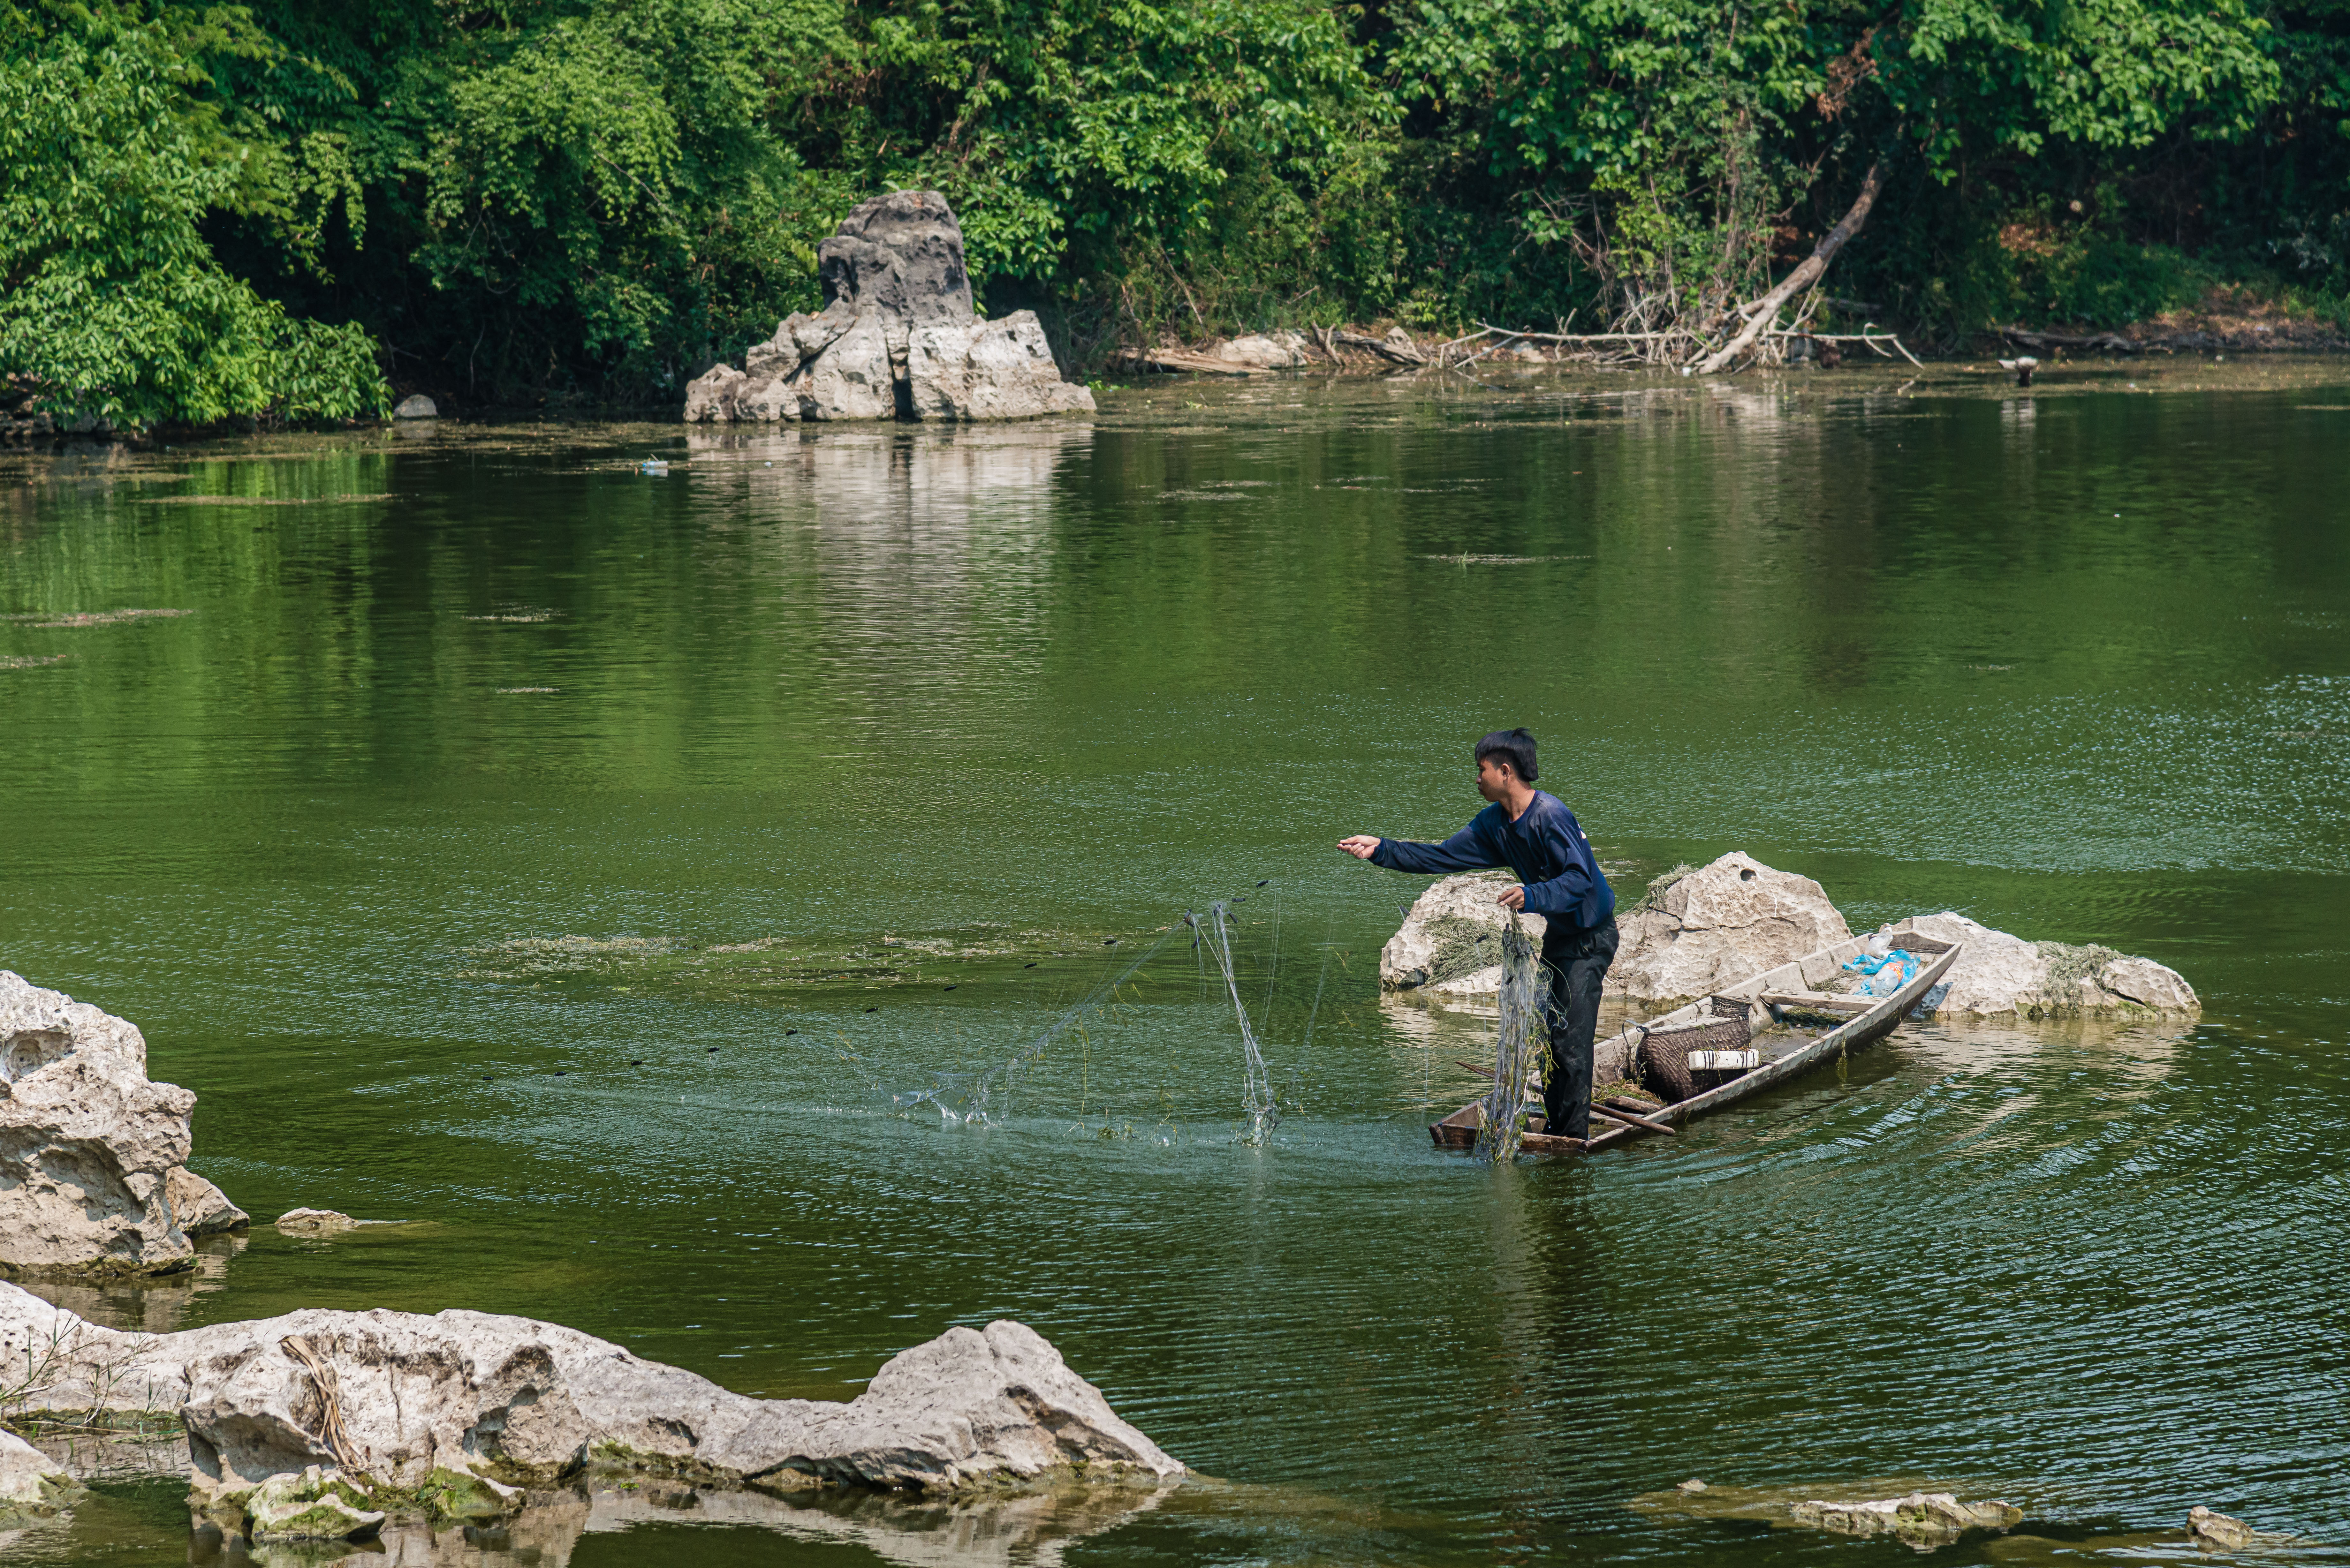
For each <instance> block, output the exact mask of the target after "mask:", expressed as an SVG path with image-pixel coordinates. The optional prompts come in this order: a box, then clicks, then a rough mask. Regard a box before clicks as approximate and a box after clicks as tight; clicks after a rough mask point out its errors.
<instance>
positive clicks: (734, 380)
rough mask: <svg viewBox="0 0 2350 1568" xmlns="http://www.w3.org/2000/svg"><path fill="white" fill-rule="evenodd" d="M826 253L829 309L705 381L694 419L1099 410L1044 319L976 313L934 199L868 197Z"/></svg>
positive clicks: (792, 320) (692, 408)
mask: <svg viewBox="0 0 2350 1568" xmlns="http://www.w3.org/2000/svg"><path fill="white" fill-rule="evenodd" d="M816 254H817V258H818V272H819V275H821V277H822V279H823V282H824V286H825V288H826V291H827V294H828V295H829V296H830V303H828V304H827V306H825V308H824V309H823V310H822V311H821V312H819V313H817V314H816V315H813V316H810V315H806V314H800V313H795V314H793V315H791V316H789V317H785V319H784V320H783V321H782V322H781V323H779V324H778V325H777V327H776V328H775V337H772V338H770V339H768V340H767V341H766V342H764V343H756V344H754V345H752V347H751V348H750V351H749V352H748V353H747V354H745V355H744V356H743V369H740V370H738V369H735V368H734V367H733V366H731V365H720V366H717V367H715V368H714V369H712V370H711V371H710V372H709V373H708V374H707V375H704V376H702V377H699V378H697V379H695V380H694V381H693V383H692V384H691V386H689V387H688V388H687V389H686V396H685V419H686V422H687V423H689V424H696V423H703V422H725V421H765V422H773V421H786V420H827V421H831V420H887V419H896V418H899V417H900V416H903V417H907V418H912V419H933V420H940V419H952V420H1009V419H1030V418H1034V417H1035V416H1037V415H1041V414H1057V413H1090V412H1092V411H1093V407H1094V400H1093V394H1092V393H1091V392H1089V391H1087V389H1085V388H1083V387H1080V386H1074V385H1072V384H1070V383H1068V382H1066V381H1064V380H1062V379H1061V372H1060V369H1059V368H1058V367H1057V366H1056V365H1055V363H1054V360H1053V350H1052V346H1051V345H1050V344H1049V343H1047V342H1046V341H1045V329H1044V327H1043V326H1042V324H1040V323H1039V322H1038V321H1037V319H1036V316H1035V312H1034V311H1028V310H1019V311H1014V312H1013V314H1011V315H1010V316H1007V317H1003V319H1002V320H1000V321H983V320H981V319H980V318H979V317H977V316H976V315H975V314H973V312H972V298H971V280H970V278H969V276H968V275H966V273H965V271H964V267H963V249H962V229H961V228H960V227H959V226H958V225H957V224H956V223H955V216H954V213H953V212H952V210H951V209H950V208H949V207H948V205H947V202H946V198H945V197H943V196H941V195H940V194H939V193H938V192H935V191H893V192H889V194H887V195H884V196H876V197H874V198H873V199H872V200H870V201H868V202H862V203H860V204H859V205H858V208H857V210H856V211H855V212H852V213H849V214H848V216H847V218H846V219H844V220H842V222H841V225H840V230H839V232H838V233H837V234H834V235H833V236H832V237H831V238H830V239H827V240H826V241H825V242H824V244H821V245H820V246H818V247H817V253H816ZM746 372H747V374H746Z"/></svg>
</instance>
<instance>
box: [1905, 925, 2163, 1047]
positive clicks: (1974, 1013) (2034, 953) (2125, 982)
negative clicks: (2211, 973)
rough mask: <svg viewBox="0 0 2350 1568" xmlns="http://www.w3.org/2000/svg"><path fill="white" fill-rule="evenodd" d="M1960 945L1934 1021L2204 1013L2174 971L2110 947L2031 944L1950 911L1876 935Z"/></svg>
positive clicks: (1936, 1003)
mask: <svg viewBox="0 0 2350 1568" xmlns="http://www.w3.org/2000/svg"><path fill="white" fill-rule="evenodd" d="M1910 931H1915V932H1917V933H1918V934H1919V935H1921V936H1929V937H1939V938H1940V939H1941V940H1944V941H1946V942H1964V943H1966V945H1967V950H1966V951H1964V952H1962V953H1960V955H1959V961H1958V962H1957V963H1954V964H1952V965H1951V966H1950V973H1949V974H1947V975H1945V976H1944V977H1943V981H1942V985H1941V987H1940V992H1941V993H1940V995H1939V996H1938V997H1934V998H1932V999H1930V1000H1931V1001H1932V1002H1933V1011H1934V1012H1935V1013H1936V1015H1937V1016H1940V1017H1950V1016H1953V1015H1956V1016H1961V1017H1976V1018H1991V1017H1999V1016H2002V1015H2012V1016H2014V1017H2017V1018H2108V1019H2125V1020H2126V1019H2133V1018H2193V1017H2195V1016H2197V1015H2198V1014H2199V1013H2200V1012H2202V1011H2203V1003H2202V1000H2201V999H2200V998H2199V997H2198V996H2197V995H2196V994H2195V988H2194V987H2193V986H2191V985H2189V984H2188V983H2187V981H2186V978H2185V977H2184V976H2182V975H2181V974H2179V972H2178V971H2177V970H2174V969H2168V968H2166V967H2164V966H2163V965H2161V964H2158V963H2157V962H2155V961H2153V960H2152V959H2148V958H2132V957H2130V956H2128V955H2127V954H2125V953H2118V952H2116V951H2115V950H2113V949H2111V948H2100V947H2076V946H2074V945H2073V944H2072V943H2070V942H2032V941H2026V940H2023V939H2022V937H2013V936H2010V935H2008V933H2006V932H2005V931H1995V930H1993V929H1991V928H1990V927H1989V926H1986V925H1982V924H1981V923H1980V922H1977V921H1974V920H1970V919H1967V917H1966V916H1964V915H1961V914H1959V913H1957V912H1955V911H1952V910H1945V911H1944V912H1943V913H1941V914H1939V915H1913V916H1911V917H1910V918H1909V919H1906V920H1896V921H1895V922H1894V923H1893V924H1891V925H1889V926H1886V927H1884V928H1883V929H1880V930H1879V931H1877V935H1878V936H1881V937H1883V938H1884V939H1885V940H1886V941H1887V942H1888V943H1890V944H1891V945H1893V946H1896V947H1898V946H1899V945H1900V943H1901V938H1902V936H1903V934H1904V933H1906V932H1910Z"/></svg>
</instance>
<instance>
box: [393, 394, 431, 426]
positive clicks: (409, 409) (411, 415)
mask: <svg viewBox="0 0 2350 1568" xmlns="http://www.w3.org/2000/svg"><path fill="white" fill-rule="evenodd" d="M440 414H441V410H440V409H439V408H438V407H436V406H435V405H434V403H433V401H432V399H430V398H428V397H426V396H425V395H424V394H423V393H421V392H411V393H410V394H409V395H408V396H407V397H405V398H402V399H400V407H398V408H396V409H394V410H391V417H392V418H393V419H396V420H430V419H437V418H439V417H440Z"/></svg>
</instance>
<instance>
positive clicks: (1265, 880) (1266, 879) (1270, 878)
mask: <svg viewBox="0 0 2350 1568" xmlns="http://www.w3.org/2000/svg"><path fill="white" fill-rule="evenodd" d="M1272 880H1273V878H1272V877H1266V878H1265V879H1264V882H1270V881H1272ZM1264 882H1259V883H1258V884H1257V886H1258V887H1260V888H1262V887H1263V886H1264Z"/></svg>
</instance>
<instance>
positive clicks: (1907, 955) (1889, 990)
mask: <svg viewBox="0 0 2350 1568" xmlns="http://www.w3.org/2000/svg"><path fill="white" fill-rule="evenodd" d="M1897 963H1898V964H1899V965H1900V966H1901V967H1900V968H1899V969H1898V970H1897V971H1894V972H1893V973H1891V974H1887V973H1886V972H1885V971H1887V970H1888V969H1891V968H1892V966H1893V965H1895V964H1897ZM1844 967H1845V968H1846V969H1847V970H1850V971H1853V972H1854V973H1855V974H1865V975H1868V976H1870V977H1871V978H1870V979H1868V980H1867V981H1863V982H1862V984H1861V988H1860V989H1861V991H1862V992H1863V993H1864V994H1866V995H1868V996H1890V995H1892V994H1893V993H1894V992H1897V991H1899V990H1900V989H1901V988H1902V987H1903V986H1905V985H1907V984H1908V983H1909V981H1910V980H1911V979H1912V978H1913V977H1914V976H1915V975H1916V974H1917V972H1918V970H1920V969H1922V968H1924V967H1925V965H1924V961H1922V960H1920V959H1919V958H1918V955H1917V954H1916V953H1913V952H1910V951H1909V950H1907V949H1905V948H1895V949H1894V950H1892V951H1891V952H1888V953H1887V954H1885V955H1884V956H1883V957H1882V958H1880V957H1878V956H1877V955H1876V954H1874V953H1863V954H1861V955H1860V956H1859V957H1858V958H1856V959H1854V960H1852V961H1850V962H1848V963H1846V965H1845V966H1844Z"/></svg>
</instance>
